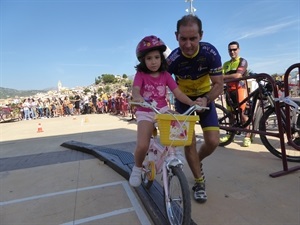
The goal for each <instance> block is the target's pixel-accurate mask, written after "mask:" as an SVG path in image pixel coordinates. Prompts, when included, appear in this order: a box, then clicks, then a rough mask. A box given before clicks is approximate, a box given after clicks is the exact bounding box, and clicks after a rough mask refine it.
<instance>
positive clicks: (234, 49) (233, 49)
mask: <svg viewBox="0 0 300 225" xmlns="http://www.w3.org/2000/svg"><path fill="white" fill-rule="evenodd" d="M236 50H238V49H237V48H232V49H228V51H229V52H235V51H236Z"/></svg>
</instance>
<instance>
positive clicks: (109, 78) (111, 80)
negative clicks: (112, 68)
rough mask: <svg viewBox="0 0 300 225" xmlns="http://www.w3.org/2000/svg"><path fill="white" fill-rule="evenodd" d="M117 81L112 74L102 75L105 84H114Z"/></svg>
mask: <svg viewBox="0 0 300 225" xmlns="http://www.w3.org/2000/svg"><path fill="white" fill-rule="evenodd" d="M115 80H116V78H115V76H114V75H112V74H102V81H103V83H104V84H108V83H109V84H111V83H114V82H115Z"/></svg>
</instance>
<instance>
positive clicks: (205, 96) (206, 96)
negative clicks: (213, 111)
mask: <svg viewBox="0 0 300 225" xmlns="http://www.w3.org/2000/svg"><path fill="white" fill-rule="evenodd" d="M203 98H206V101H207V104H209V103H210V98H209V95H208V94H205V95H203Z"/></svg>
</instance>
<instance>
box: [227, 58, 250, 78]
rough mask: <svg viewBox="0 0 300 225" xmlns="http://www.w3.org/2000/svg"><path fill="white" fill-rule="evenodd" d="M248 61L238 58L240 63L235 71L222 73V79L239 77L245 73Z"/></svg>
mask: <svg viewBox="0 0 300 225" xmlns="http://www.w3.org/2000/svg"><path fill="white" fill-rule="evenodd" d="M247 68H248V62H247V60H246V59H244V58H240V63H239V66H238V68H237V69H236V72H235V73H232V74H226V75H224V80H227V79H236V78H241V77H243V76H245V75H246V74H247Z"/></svg>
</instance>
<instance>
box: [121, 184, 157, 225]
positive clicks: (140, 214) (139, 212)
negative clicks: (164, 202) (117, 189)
mask: <svg viewBox="0 0 300 225" xmlns="http://www.w3.org/2000/svg"><path fill="white" fill-rule="evenodd" d="M122 185H123V187H124V189H125V191H126V193H127V195H128V198H129V199H130V201H131V204H132V205H133V208H134V210H135V212H136V215H137V217H138V218H139V220H140V222H141V224H142V225H151V223H150V221H149V219H148V217H147V215H146V214H145V212H144V211H143V210H142V207H141V205H140V204H139V202H138V200H137V198H136V197H135V195H134V193H133V192H132V190H131V188H130V186H129V184H128V182H126V181H124V182H122Z"/></svg>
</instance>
